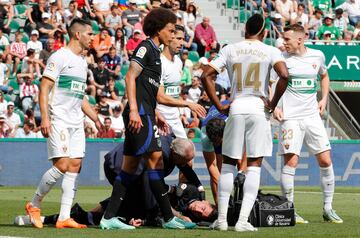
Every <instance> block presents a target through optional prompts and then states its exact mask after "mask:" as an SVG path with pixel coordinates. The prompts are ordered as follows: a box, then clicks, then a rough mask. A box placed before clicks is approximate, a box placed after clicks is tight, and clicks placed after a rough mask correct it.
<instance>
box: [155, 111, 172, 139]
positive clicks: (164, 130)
mask: <svg viewBox="0 0 360 238" xmlns="http://www.w3.org/2000/svg"><path fill="white" fill-rule="evenodd" d="M156 124H157V127H158V130H159V134H160V135H162V136H166V135H168V134H170V126H169V124H168V123H167V122H166V120H165V118H164V117H163V116H162V115H161V113H157V114H156Z"/></svg>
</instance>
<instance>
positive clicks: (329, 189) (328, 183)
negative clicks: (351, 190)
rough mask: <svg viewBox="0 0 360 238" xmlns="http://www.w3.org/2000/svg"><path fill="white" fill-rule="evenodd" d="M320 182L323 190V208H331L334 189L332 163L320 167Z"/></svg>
mask: <svg viewBox="0 0 360 238" xmlns="http://www.w3.org/2000/svg"><path fill="white" fill-rule="evenodd" d="M320 184H321V189H322V191H323V198H324V210H331V209H332V200H333V197H334V191H335V176H334V169H333V166H332V165H330V166H329V167H326V168H323V167H320Z"/></svg>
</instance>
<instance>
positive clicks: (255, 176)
mask: <svg viewBox="0 0 360 238" xmlns="http://www.w3.org/2000/svg"><path fill="white" fill-rule="evenodd" d="M260 173H261V167H255V166H251V167H248V168H247V171H246V179H245V183H244V197H243V200H242V204H241V210H240V216H239V220H238V222H241V223H247V221H248V218H249V215H250V212H251V209H252V208H253V206H254V203H255V199H256V197H257V194H258V190H259V187H260Z"/></svg>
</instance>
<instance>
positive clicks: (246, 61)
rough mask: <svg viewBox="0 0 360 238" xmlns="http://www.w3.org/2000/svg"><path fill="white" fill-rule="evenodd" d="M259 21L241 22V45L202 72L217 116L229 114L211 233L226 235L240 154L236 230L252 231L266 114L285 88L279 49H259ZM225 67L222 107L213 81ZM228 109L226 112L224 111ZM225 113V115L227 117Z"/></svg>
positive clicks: (268, 150)
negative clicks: (226, 99) (242, 170)
mask: <svg viewBox="0 0 360 238" xmlns="http://www.w3.org/2000/svg"><path fill="white" fill-rule="evenodd" d="M264 24H265V21H264V19H263V17H262V16H261V15H259V14H254V15H253V16H252V17H250V18H249V20H248V21H247V22H246V26H245V27H246V33H245V40H244V41H242V42H239V43H236V44H231V45H227V46H226V47H224V48H223V49H221V51H220V53H219V54H218V56H217V58H215V59H214V60H213V61H211V62H210V64H209V66H207V67H205V69H204V73H203V75H202V81H203V85H204V87H205V90H206V92H207V93H208V95H209V97H210V98H211V100H212V101H213V103H214V105H215V106H216V108H217V109H218V110H219V111H220V112H224V113H229V118H228V120H227V122H226V126H225V130H224V138H223V149H222V154H223V157H224V161H223V165H222V168H221V174H220V178H219V188H218V213H219V215H218V219H217V221H216V222H215V223H214V224H213V225H214V228H216V229H219V230H227V229H228V224H227V210H228V203H229V197H230V193H231V192H232V189H233V182H234V174H235V173H236V169H235V165H236V163H237V160H239V159H241V157H242V155H243V151H244V149H245V150H246V154H247V157H248V164H247V165H248V168H247V172H246V180H245V183H244V197H243V202H242V206H241V211H240V216H239V220H238V222H237V223H236V226H235V230H236V231H256V230H257V229H256V228H254V227H253V226H252V225H251V224H250V223H248V217H249V214H250V211H251V209H252V207H253V205H254V202H255V199H256V196H257V193H258V189H259V186H260V171H261V163H262V159H263V157H264V156H271V155H272V137H271V129H270V121H269V117H270V116H269V112H271V111H272V110H273V109H274V108H275V106H276V105H277V103H278V101H279V99H280V97H281V96H282V94H283V92H284V91H285V89H286V86H287V81H288V72H287V69H286V65H285V63H284V59H283V57H282V56H281V53H280V51H279V50H278V49H276V48H274V47H272V46H268V45H265V44H263V43H262V42H261V41H262V39H263V37H264ZM224 67H226V69H227V71H228V73H229V78H230V80H231V100H232V103H231V104H230V108H229V106H223V105H222V104H221V103H220V101H219V100H218V98H217V96H216V94H215V88H214V84H213V83H212V81H211V80H213V79H214V78H215V77H214V76H216V74H218V73H220V72H221V69H222V68H224ZM272 67H273V68H274V69H275V71H276V72H277V73H278V75H279V77H280V80H279V83H278V84H277V88H276V90H275V93H274V97H273V99H272V100H271V101H269V100H268V99H267V98H268V83H269V73H270V69H271V68H272ZM229 109H230V110H229ZM228 110H229V112H228Z"/></svg>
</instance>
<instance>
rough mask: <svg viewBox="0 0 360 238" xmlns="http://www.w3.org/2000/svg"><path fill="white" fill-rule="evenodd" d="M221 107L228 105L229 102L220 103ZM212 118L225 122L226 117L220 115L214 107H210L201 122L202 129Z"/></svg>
mask: <svg viewBox="0 0 360 238" xmlns="http://www.w3.org/2000/svg"><path fill="white" fill-rule="evenodd" d="M221 104H222V105H227V104H230V101H229V100H225V101H222V102H221ZM213 118H221V119H224V120H226V119H227V118H228V117H227V116H226V115H224V114H222V113H220V112H219V111H218V110H217V109H216V107H215V106H211V107H210V109H209V111H208V113H207V115H206V117H205V119H204V120H203V121H202V124H201V125H202V127H204V126H206V124H207V123H208V121H210V120H211V119H213Z"/></svg>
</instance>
